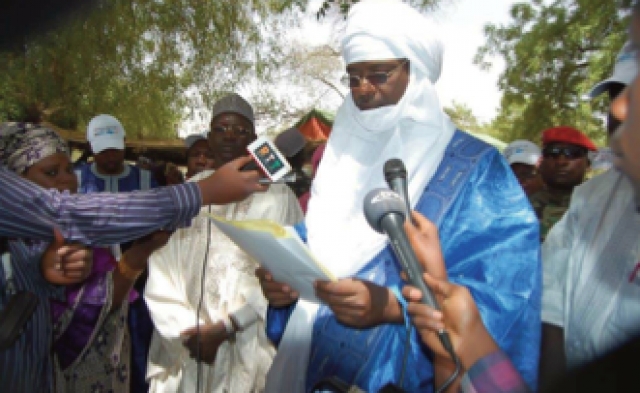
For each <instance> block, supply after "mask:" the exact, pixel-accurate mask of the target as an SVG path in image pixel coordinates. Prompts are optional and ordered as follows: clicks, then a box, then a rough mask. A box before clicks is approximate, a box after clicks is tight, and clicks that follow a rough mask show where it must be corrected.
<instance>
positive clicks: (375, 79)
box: [340, 59, 409, 89]
mask: <svg viewBox="0 0 640 393" xmlns="http://www.w3.org/2000/svg"><path fill="white" fill-rule="evenodd" d="M408 61H409V60H408V59H405V60H404V61H403V62H401V63H399V64H398V65H396V66H395V67H393V69H391V70H390V71H387V72H374V73H371V74H369V75H365V76H359V75H351V74H347V75H345V76H343V77H342V78H341V79H340V82H341V83H342V84H343V85H345V86H346V87H349V88H351V89H355V88H358V87H360V84H361V83H362V81H363V80H364V79H366V80H367V81H368V82H369V83H370V84H371V85H373V86H380V85H384V84H385V83H387V81H388V80H389V76H391V74H393V73H394V72H395V71H396V70H398V69H399V68H400V67H402V66H404V65H405V64H407V62H408Z"/></svg>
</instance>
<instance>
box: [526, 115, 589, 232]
mask: <svg viewBox="0 0 640 393" xmlns="http://www.w3.org/2000/svg"><path fill="white" fill-rule="evenodd" d="M596 150H597V148H596V146H595V144H594V143H593V142H592V141H591V140H590V139H589V138H588V137H587V136H586V135H584V134H583V133H582V132H580V131H578V130H576V129H575V128H571V127H554V128H550V129H548V130H545V131H544V132H543V133H542V160H541V162H540V168H539V170H540V175H541V176H542V180H544V182H545V184H546V188H545V189H544V190H541V191H538V192H537V193H535V194H533V195H532V196H531V197H530V201H531V205H532V206H533V209H534V210H535V211H536V215H537V216H538V219H539V220H540V240H541V241H544V239H545V238H546V236H547V233H548V232H549V229H551V227H552V226H553V225H554V224H555V223H556V222H558V221H559V220H560V219H561V218H562V216H563V215H564V213H565V211H567V209H568V208H569V202H570V200H571V194H572V193H573V188H574V187H575V186H577V185H579V184H580V183H582V181H583V180H584V176H585V173H586V172H587V169H588V168H589V158H588V155H587V154H588V152H589V151H596Z"/></svg>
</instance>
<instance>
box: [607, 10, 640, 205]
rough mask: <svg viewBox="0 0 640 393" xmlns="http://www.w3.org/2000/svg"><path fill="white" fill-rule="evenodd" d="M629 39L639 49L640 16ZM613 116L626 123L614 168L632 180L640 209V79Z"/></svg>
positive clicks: (614, 144) (614, 142)
mask: <svg viewBox="0 0 640 393" xmlns="http://www.w3.org/2000/svg"><path fill="white" fill-rule="evenodd" d="M629 35H630V39H631V42H632V44H633V45H634V46H636V47H638V46H639V45H640V16H639V15H638V14H637V13H634V15H633V19H632V22H631V29H630V32H629ZM639 60H640V59H637V60H636V61H639ZM611 113H612V114H613V115H614V116H615V117H616V118H617V119H618V120H620V121H622V125H621V126H620V127H618V130H617V131H616V132H615V134H614V135H613V137H612V138H611V149H612V150H613V153H614V164H615V166H616V168H618V169H619V170H620V171H622V172H623V173H624V174H625V175H627V177H628V178H629V180H631V183H632V184H633V187H634V189H635V190H636V201H638V206H639V207H640V78H639V77H638V76H636V78H635V79H634V80H633V81H632V82H631V84H630V85H629V86H627V89H626V90H625V91H623V92H622V93H621V94H620V95H619V96H618V98H617V99H616V100H615V101H613V102H612V103H611Z"/></svg>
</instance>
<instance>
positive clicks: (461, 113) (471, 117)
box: [444, 101, 485, 133]
mask: <svg viewBox="0 0 640 393" xmlns="http://www.w3.org/2000/svg"><path fill="white" fill-rule="evenodd" d="M444 111H445V113H446V114H447V115H449V117H450V118H451V121H453V123H454V124H455V125H456V126H458V128H459V129H461V130H465V131H472V132H480V133H482V132H484V131H485V130H484V128H485V125H484V124H482V123H480V121H479V120H478V118H477V117H476V115H475V114H474V113H473V111H472V110H471V108H469V107H468V106H467V105H466V104H464V103H461V102H457V101H453V102H452V103H451V106H450V107H445V108H444Z"/></svg>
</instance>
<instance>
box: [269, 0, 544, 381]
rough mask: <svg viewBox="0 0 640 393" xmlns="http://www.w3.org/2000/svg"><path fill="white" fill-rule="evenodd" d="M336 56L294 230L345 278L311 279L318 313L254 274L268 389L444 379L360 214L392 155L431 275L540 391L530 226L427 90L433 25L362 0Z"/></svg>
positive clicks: (518, 199)
mask: <svg viewBox="0 0 640 393" xmlns="http://www.w3.org/2000/svg"><path fill="white" fill-rule="evenodd" d="M342 54H343V57H344V60H345V63H346V64H347V75H346V77H345V82H346V83H347V85H348V86H349V87H350V89H351V94H350V95H348V96H347V97H346V98H345V100H344V103H343V104H342V106H341V107H340V109H339V110H338V113H337V115H336V119H335V123H334V128H333V130H332V133H331V137H330V138H329V141H328V144H327V148H326V151H325V154H324V157H323V160H322V162H321V164H320V167H319V169H318V174H317V177H316V178H315V180H314V183H313V185H312V194H311V199H310V201H309V210H308V215H307V217H306V221H305V225H304V226H299V227H298V230H299V233H300V234H301V235H302V236H303V237H304V238H306V240H307V242H308V245H309V248H310V250H311V252H312V253H313V254H314V255H315V256H316V257H317V259H318V260H319V261H321V262H322V263H323V264H325V265H326V266H327V267H328V268H329V269H330V270H331V271H333V273H334V274H335V275H336V276H337V277H339V278H341V279H340V280H338V281H336V282H317V283H316V292H317V295H318V297H319V298H320V299H321V300H322V304H321V305H317V304H312V303H309V302H306V301H303V300H298V299H297V294H296V293H295V292H293V291H291V290H290V289H289V288H288V287H287V286H286V285H284V284H281V283H277V282H274V281H273V279H272V277H271V276H270V274H269V273H268V272H265V271H259V272H258V276H259V277H260V280H261V284H262V288H263V291H264V292H265V295H266V297H267V299H269V301H270V309H269V313H268V318H267V334H268V335H269V337H270V338H271V340H272V341H273V342H274V343H276V344H277V345H278V353H277V355H276V358H275V360H274V363H273V366H272V368H271V370H270V372H269V375H268V378H267V392H284V391H287V392H294V393H296V392H304V391H324V390H331V388H330V386H331V385H335V383H328V382H327V381H328V380H329V379H332V380H333V381H339V382H338V384H340V383H342V384H343V385H345V386H347V387H348V386H357V387H358V388H360V389H362V390H364V391H367V392H377V391H379V390H380V389H381V388H383V387H384V386H386V385H388V384H394V385H396V386H400V387H401V388H402V389H404V390H405V391H408V392H430V391H433V390H434V389H435V388H440V387H441V386H442V384H443V383H444V381H445V380H446V379H447V378H448V377H449V376H450V375H451V374H452V372H453V370H454V368H455V367H453V363H452V362H451V361H450V359H448V358H447V359H440V358H438V357H436V358H435V359H434V358H433V356H432V354H431V353H430V352H429V350H428V349H427V348H426V347H425V346H424V345H423V344H421V342H420V339H419V337H418V336H417V335H416V333H415V331H414V330H413V329H412V327H411V324H410V320H409V318H407V317H406V303H405V302H404V299H403V298H402V296H401V294H400V290H401V288H402V287H403V285H404V282H403V281H402V279H401V277H400V271H401V269H400V264H399V262H398V260H397V259H396V257H395V255H394V254H393V251H392V250H391V248H390V247H389V242H388V239H387V237H386V236H384V235H381V234H378V233H376V232H375V231H374V230H372V229H371V228H370V227H369V225H368V224H367V222H366V220H365V217H364V215H363V200H364V197H365V195H366V194H367V192H369V191H370V190H372V189H374V188H378V187H386V186H387V185H386V183H385V179H384V176H383V167H384V164H385V162H386V161H387V160H389V159H391V158H400V159H402V160H403V161H404V163H405V165H406V168H407V172H408V182H409V198H410V204H411V207H412V209H414V210H417V211H419V212H421V213H422V214H423V215H425V216H426V217H427V218H429V219H430V220H431V221H432V222H433V223H434V224H435V225H436V226H437V227H438V230H439V233H440V237H441V241H442V251H443V254H444V257H445V260H446V268H447V270H446V272H439V273H437V274H436V275H438V276H440V277H442V278H448V279H449V280H450V281H452V282H455V283H456V284H459V285H464V286H466V287H468V288H469V289H470V291H471V292H472V294H473V295H474V298H475V299H476V301H477V302H478V308H479V309H480V312H481V315H482V318H483V321H484V323H485V325H486V326H487V328H488V330H489V332H490V333H491V335H492V336H493V337H494V339H495V340H496V342H497V343H498V344H499V345H500V347H501V348H502V349H503V350H504V351H505V352H506V353H507V354H508V355H509V356H510V357H511V359H513V361H514V363H515V365H516V367H517V369H518V371H519V372H520V373H521V374H522V375H523V376H524V378H525V380H526V381H527V382H528V383H529V384H530V385H531V386H532V387H534V385H535V381H536V374H537V363H538V357H539V344H540V339H539V336H540V281H541V274H540V258H539V243H538V239H539V237H538V236H539V234H538V226H537V224H536V217H535V215H534V213H533V211H532V210H531V207H530V205H529V203H528V202H527V198H526V196H525V194H524V192H523V191H522V189H521V187H520V186H519V184H518V183H517V181H516V180H515V178H514V177H513V175H512V174H511V173H510V168H509V166H508V164H507V163H506V162H505V161H504V159H503V158H502V156H501V154H500V153H499V152H498V151H497V150H495V149H494V148H492V147H490V146H489V145H487V144H485V143H483V142H481V141H479V140H477V139H475V138H473V137H471V136H469V135H468V134H465V133H463V132H461V131H457V130H456V129H455V127H454V125H453V124H452V123H451V121H450V120H449V118H448V117H447V116H446V115H445V114H444V112H443V111H442V108H441V105H440V102H439V100H438V96H437V94H436V92H435V89H434V84H435V83H436V81H437V80H438V78H439V76H440V71H441V65H442V56H443V48H442V44H441V42H440V41H439V40H438V38H437V34H436V33H435V30H434V28H433V26H432V24H431V22H429V21H428V20H427V19H426V18H424V17H423V16H422V15H421V14H420V13H419V12H417V11H416V10H414V9H412V8H411V7H410V6H408V5H406V4H404V3H402V2H400V1H390V0H387V1H382V0H380V1H373V0H369V1H362V2H358V3H357V4H356V5H354V6H353V7H352V9H351V10H350V12H349V15H348V20H347V29H346V33H345V37H344V39H343V49H342ZM432 273H433V272H432ZM434 363H435V364H436V365H437V367H435V369H434V367H432V364H434ZM434 370H435V372H434Z"/></svg>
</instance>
